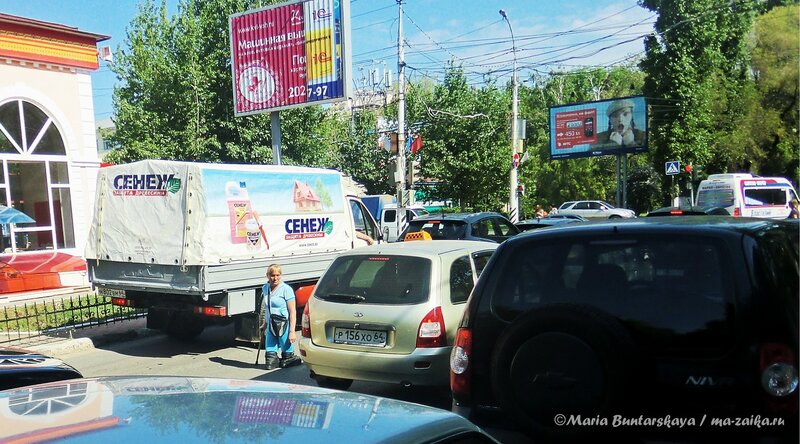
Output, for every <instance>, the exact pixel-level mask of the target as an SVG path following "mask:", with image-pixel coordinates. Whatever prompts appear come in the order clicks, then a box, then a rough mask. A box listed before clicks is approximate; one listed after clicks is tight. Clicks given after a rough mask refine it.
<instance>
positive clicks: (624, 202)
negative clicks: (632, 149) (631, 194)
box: [622, 154, 628, 208]
mask: <svg viewBox="0 0 800 444" xmlns="http://www.w3.org/2000/svg"><path fill="white" fill-rule="evenodd" d="M623 156H624V162H625V163H623V164H622V167H623V168H624V170H623V171H624V173H623V175H622V206H623V207H624V208H628V155H627V154H623Z"/></svg>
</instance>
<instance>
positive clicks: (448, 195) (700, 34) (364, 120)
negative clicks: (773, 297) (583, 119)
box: [107, 0, 800, 215]
mask: <svg viewBox="0 0 800 444" xmlns="http://www.w3.org/2000/svg"><path fill="white" fill-rule="evenodd" d="M279 2H280V0H262V1H258V0H203V1H200V0H180V1H179V4H178V9H177V13H176V14H175V15H174V16H172V17H170V16H169V15H168V13H167V7H166V0H161V1H157V0H142V1H141V2H140V3H139V12H138V14H137V15H136V17H135V18H134V19H133V21H132V22H131V24H130V26H129V27H128V31H127V39H126V42H125V47H120V48H118V49H117V50H116V52H115V64H114V65H113V67H112V69H113V70H114V72H115V73H116V74H117V76H118V78H119V80H120V86H119V87H118V88H117V89H115V91H114V107H115V117H114V121H115V124H116V133H115V134H114V135H113V136H111V142H112V143H113V144H114V145H115V146H118V147H120V148H119V149H116V150H114V151H113V152H112V153H111V155H110V156H109V157H108V158H107V159H108V160H110V161H112V162H126V161H133V160H139V159H145V158H162V159H179V160H195V161H207V162H229V163H271V162H273V158H272V157H273V154H272V136H273V135H272V131H271V122H270V117H269V116H268V115H266V114H261V115H253V116H246V117H235V116H234V114H233V93H232V81H231V69H230V42H229V37H228V17H229V15H230V14H233V13H237V12H242V11H246V10H249V9H253V8H256V7H263V6H267V5H270V4H277V3H279ZM640 4H641V5H642V6H643V7H645V8H647V9H650V10H652V11H655V12H657V13H658V19H657V22H656V24H655V32H654V33H653V34H652V35H651V36H649V37H647V38H646V41H645V51H646V53H645V56H644V57H643V58H642V59H641V60H640V61H639V63H638V68H637V67H636V66H634V65H629V66H616V67H610V68H602V69H601V68H596V69H578V70H573V71H557V72H551V73H549V74H547V75H536V76H534V77H531V78H529V79H527V82H525V83H523V85H522V86H520V87H519V100H520V102H519V105H520V107H519V111H520V117H521V118H524V119H526V121H527V126H526V133H527V137H526V140H525V141H524V146H525V150H526V151H527V154H528V161H527V162H526V163H524V164H523V165H521V166H520V169H519V179H520V183H522V184H524V185H525V186H526V195H525V197H524V198H523V199H522V202H521V203H522V209H521V213H522V214H523V215H524V214H532V210H533V207H534V205H536V204H540V205H543V206H550V205H558V204H559V203H561V202H563V201H565V200H572V199H590V198H593V199H603V200H608V201H614V197H615V194H616V191H617V183H616V181H615V168H616V159H615V158H614V157H612V156H603V157H596V158H585V159H573V160H557V161H551V160H550V156H549V144H550V133H549V108H550V107H552V106H558V105H565V104H570V103H578V102H586V101H596V100H604V99H611V98H614V97H623V96H632V95H640V94H644V95H645V96H646V97H647V101H648V106H649V111H650V112H649V115H650V121H649V122H648V127H649V146H650V152H649V153H644V154H639V155H635V156H627V158H628V161H629V163H630V168H629V181H628V202H629V206H630V207H633V208H634V209H635V210H637V211H639V212H642V211H647V210H648V209H650V208H652V207H654V206H659V205H660V204H662V203H665V202H664V201H666V200H667V199H666V196H667V194H669V193H672V192H674V191H675V190H674V189H673V188H672V187H670V185H669V183H668V182H667V181H665V180H663V178H664V176H663V165H664V162H665V161H667V160H679V161H681V162H682V163H683V164H687V163H691V164H693V165H695V166H696V167H700V168H702V170H703V174H707V173H715V172H727V171H737V172H738V171H750V172H753V173H757V174H763V175H766V174H774V175H781V176H787V177H792V178H793V179H794V180H795V181H797V180H798V178H799V177H798V175H800V165H798V157H797V153H798V124H799V122H798V115H800V110H799V109H798V94H800V91H799V90H798V88H799V87H798V85H800V78H799V76H798V66H800V62H799V60H798V59H799V58H800V57H799V54H800V51H798V46H799V45H800V39H799V38H798V35H800V29H798V28H799V27H798V21H797V17H798V14H800V10H799V9H798V6H797V2H796V1H790V0H770V1H768V2H758V1H756V0H736V1H728V0H640ZM757 14H761V15H760V16H758V17H757ZM446 68H447V69H446V72H445V75H444V77H443V78H442V79H441V80H430V79H426V78H421V79H416V80H415V81H412V82H410V83H409V86H408V89H407V91H406V99H407V100H406V115H407V117H406V121H407V122H408V123H409V126H411V127H413V128H415V130H418V131H419V132H420V134H421V135H422V138H423V141H424V142H423V149H422V150H421V151H420V152H419V153H418V154H417V155H416V156H414V157H415V158H416V159H417V160H420V161H421V167H422V168H421V169H422V176H423V177H425V178H426V179H427V180H430V181H433V182H435V183H436V184H437V187H436V188H435V191H434V192H432V193H431V198H432V199H433V200H452V201H453V202H454V203H456V205H458V206H460V208H462V209H465V210H466V209H476V210H502V209H504V208H505V206H506V204H507V201H508V198H509V191H510V189H509V188H510V186H509V180H508V177H509V169H510V167H511V144H510V140H509V132H510V131H509V129H510V121H511V120H510V118H511V85H510V84H507V85H504V86H503V85H501V86H498V85H497V83H496V79H495V80H492V79H491V78H489V79H488V81H487V82H486V83H485V84H484V85H483V86H481V87H475V86H471V85H469V84H468V83H467V79H466V76H465V73H464V71H463V70H462V69H461V68H460V67H458V66H453V65H449V66H447V67H446ZM396 115H397V104H396V102H394V103H390V104H389V105H388V106H386V107H384V108H372V109H359V110H349V109H347V110H346V109H345V107H342V106H338V105H332V106H326V107H322V106H309V107H303V108H296V109H292V110H287V111H281V113H280V116H281V130H282V131H281V132H282V135H281V142H282V160H283V162H284V163H286V164H293V165H308V166H317V167H327V168H336V169H339V170H341V171H343V172H345V173H347V174H349V175H351V176H352V177H353V178H354V179H355V180H356V181H358V182H359V183H362V184H364V185H365V186H366V188H367V190H368V192H369V193H371V194H382V193H394V189H395V184H394V180H393V177H394V171H393V170H390V165H391V163H390V162H391V155H390V154H389V153H388V152H386V151H384V150H379V149H377V144H376V139H377V134H376V125H377V120H378V118H379V117H385V118H388V119H390V120H394V119H395V116H396Z"/></svg>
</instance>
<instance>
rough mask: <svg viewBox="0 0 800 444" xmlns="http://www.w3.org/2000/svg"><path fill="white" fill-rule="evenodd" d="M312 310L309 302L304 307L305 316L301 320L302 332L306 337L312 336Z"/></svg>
mask: <svg viewBox="0 0 800 444" xmlns="http://www.w3.org/2000/svg"><path fill="white" fill-rule="evenodd" d="M310 313H311V312H310V311H309V309H308V304H306V306H305V308H304V309H303V318H302V319H301V320H300V334H302V335H303V337H304V338H310V337H311V317H310V315H309V314H310Z"/></svg>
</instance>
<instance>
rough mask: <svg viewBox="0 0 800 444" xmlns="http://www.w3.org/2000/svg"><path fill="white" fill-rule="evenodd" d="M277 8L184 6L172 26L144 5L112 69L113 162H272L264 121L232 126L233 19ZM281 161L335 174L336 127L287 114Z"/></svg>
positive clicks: (247, 2) (316, 113)
mask: <svg viewBox="0 0 800 444" xmlns="http://www.w3.org/2000/svg"><path fill="white" fill-rule="evenodd" d="M275 3H278V1H277V0H266V1H257V0H204V1H196V0H180V2H179V4H178V11H177V13H176V14H175V16H174V17H169V16H168V14H167V7H166V1H165V0H162V1H161V2H160V5H159V6H156V1H155V0H143V1H142V2H141V3H140V4H139V11H138V14H137V15H136V17H134V19H133V21H132V22H131V24H130V26H129V28H128V34H127V39H126V46H127V47H126V48H124V49H123V48H119V49H117V51H116V53H115V64H114V65H113V68H112V69H113V70H114V72H115V73H116V74H117V76H118V78H119V80H120V81H121V84H122V86H120V87H119V88H118V89H116V90H115V91H114V107H115V124H116V127H117V128H116V134H115V135H114V137H113V138H112V142H113V143H116V144H117V145H118V146H120V147H121V148H120V149H119V150H115V152H114V153H112V154H111V156H110V158H109V159H110V160H111V161H115V162H126V161H133V160H139V159H144V158H162V159H178V160H197V161H208V162H234V163H270V162H272V135H271V129H270V117H269V115H267V114H260V115H253V116H246V117H234V115H233V92H232V81H231V70H230V42H229V36H228V26H229V25H228V17H229V15H230V14H233V13H237V12H242V11H246V10H249V9H253V8H255V7H259V6H266V5H269V4H275ZM280 116H281V129H282V145H283V146H282V150H283V155H284V156H285V157H284V158H283V159H282V160H283V161H284V163H287V164H302V165H313V166H328V167H333V166H335V165H337V164H339V163H340V158H339V155H338V148H337V147H336V146H335V145H334V144H333V140H334V139H332V138H331V135H332V134H336V133H337V129H336V128H337V126H338V123H337V122H336V118H335V117H334V118H330V117H329V116H328V115H327V114H326V113H325V112H324V111H323V110H322V108H321V107H318V106H317V107H315V106H311V107H304V108H298V109H292V110H288V111H282V112H281V114H280Z"/></svg>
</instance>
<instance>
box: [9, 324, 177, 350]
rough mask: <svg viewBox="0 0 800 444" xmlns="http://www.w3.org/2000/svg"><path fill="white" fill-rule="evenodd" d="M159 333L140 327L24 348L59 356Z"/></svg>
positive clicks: (158, 332)
mask: <svg viewBox="0 0 800 444" xmlns="http://www.w3.org/2000/svg"><path fill="white" fill-rule="evenodd" d="M158 334H162V333H161V332H160V331H158V330H150V329H147V328H139V329H136V330H129V331H125V332H119V333H108V334H102V335H97V336H93V337H86V338H77V339H65V340H63V341H56V342H51V343H47V344H37V345H30V346H23V348H26V349H28V350H32V351H36V352H39V353H42V354H44V355H48V356H53V357H57V356H58V355H61V354H65V353H74V352H77V351H83V350H90V349H93V348H98V347H102V346H105V345H109V344H114V343H117V342H124V341H130V340H133V339H138V338H144V337H149V336H155V335H158Z"/></svg>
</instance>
